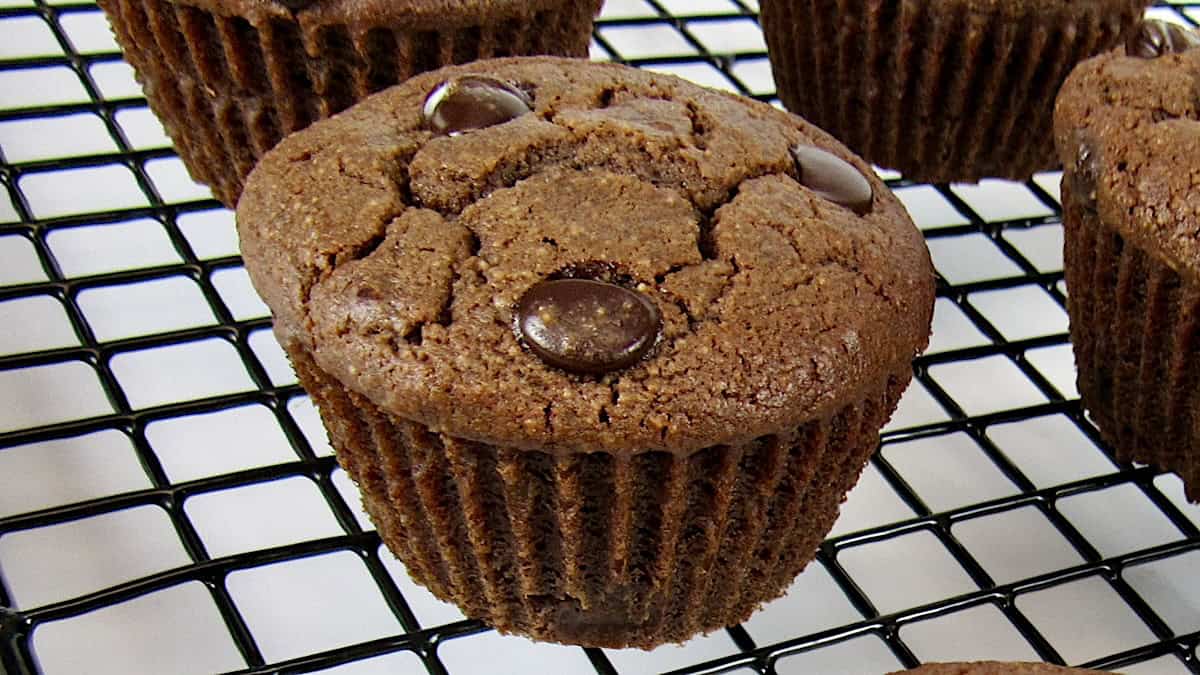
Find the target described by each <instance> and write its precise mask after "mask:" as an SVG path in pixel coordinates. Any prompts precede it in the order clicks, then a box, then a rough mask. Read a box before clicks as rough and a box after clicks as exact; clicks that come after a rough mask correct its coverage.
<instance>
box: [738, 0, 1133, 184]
mask: <svg viewBox="0 0 1200 675" xmlns="http://www.w3.org/2000/svg"><path fill="white" fill-rule="evenodd" d="M1146 4H1147V3H1146V2H1145V0H1083V1H1082V2H1067V1H1065V0H998V1H991V0H988V1H984V0H944V1H938V2H930V1H928V0H926V1H916V2H913V1H905V2H901V1H900V0H862V1H856V2H833V1H831V0H762V3H761V8H762V16H761V21H762V27H763V31H764V33H765V35H766V40H767V49H768V54H769V56H770V60H771V67H772V69H773V71H774V73H775V82H776V85H777V87H778V90H779V97H780V99H782V101H783V103H784V105H785V106H786V107H787V108H788V109H789V110H791V111H792V112H795V113H797V114H799V115H800V116H802V117H804V118H805V119H807V120H809V121H810V122H812V123H813V124H816V125H817V126H819V127H821V128H822V129H825V130H826V131H828V132H830V133H831V134H833V135H834V136H836V137H837V138H838V140H840V141H842V142H843V143H845V144H846V145H847V146H848V147H849V148H850V149H851V150H853V151H854V152H856V153H857V154H859V155H861V156H862V157H863V159H866V160H867V161H869V162H872V163H874V164H877V165H880V166H883V167H887V168H890V169H896V170H898V171H900V172H901V173H903V174H904V176H905V177H906V178H909V179H911V180H915V181H922V182H943V181H978V180H979V179H981V178H985V177H997V178H1010V179H1022V180H1023V179H1026V178H1029V177H1030V176H1031V175H1032V174H1033V173H1034V172H1037V171H1041V170H1045V169H1051V168H1053V167H1054V166H1056V165H1057V157H1056V156H1055V152H1054V145H1053V143H1051V142H1050V138H1051V133H1052V115H1053V110H1054V97H1055V95H1056V94H1057V93H1058V89H1059V87H1060V86H1061V85H1062V83H1063V80H1065V79H1066V77H1067V75H1068V74H1069V73H1070V72H1071V69H1072V68H1073V67H1074V66H1075V64H1076V63H1078V62H1079V61H1082V60H1083V59H1085V58H1087V57H1089V56H1092V55H1094V54H1097V53H1100V52H1102V51H1106V50H1108V49H1110V48H1112V47H1113V46H1115V45H1116V44H1117V43H1118V42H1119V41H1120V40H1121V38H1122V36H1124V35H1125V34H1127V33H1128V32H1129V31H1130V30H1131V29H1132V28H1133V26H1134V25H1135V24H1136V22H1137V20H1138V19H1139V18H1140V17H1141V15H1142V12H1143V10H1144V8H1145V6H1146Z"/></svg>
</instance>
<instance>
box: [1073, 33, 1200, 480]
mask: <svg viewBox="0 0 1200 675" xmlns="http://www.w3.org/2000/svg"><path fill="white" fill-rule="evenodd" d="M1197 46H1200V37H1198V36H1197V35H1196V34H1195V32H1189V31H1187V30H1185V29H1182V28H1178V27H1169V26H1166V25H1164V24H1161V23H1157V22H1147V24H1146V27H1145V28H1144V29H1143V33H1142V34H1141V35H1135V36H1134V37H1133V38H1132V39H1131V40H1130V44H1129V46H1128V48H1127V49H1126V50H1118V51H1115V52H1113V53H1110V54H1106V55H1104V56H1100V57H1097V58H1095V59H1092V60H1090V61H1087V62H1085V63H1083V64H1081V65H1080V66H1079V68H1078V69H1076V70H1075V72H1074V73H1072V74H1071V77H1070V78H1069V79H1068V80H1067V83H1066V84H1065V85H1064V87H1063V91H1062V94H1061V95H1060V96H1059V99H1058V106H1057V109H1056V111H1055V120H1054V122H1055V125H1054V126H1055V134H1054V135H1055V141H1056V144H1057V146H1058V151H1059V154H1060V156H1061V157H1062V161H1063V164H1064V166H1065V172H1064V174H1063V185H1062V199H1063V225H1064V228H1065V230H1066V237H1065V240H1066V243H1065V250H1064V263H1065V266H1066V279H1067V285H1068V290H1069V292H1070V301H1069V303H1068V310H1069V314H1070V318H1071V341H1072V343H1073V344H1074V348H1075V360H1076V363H1077V364H1078V368H1079V392H1080V394H1081V396H1082V398H1083V404H1084V405H1085V406H1086V407H1087V410H1088V412H1089V413H1090V414H1091V416H1092V418H1093V419H1094V420H1095V422H1096V424H1097V425H1098V426H1099V428H1100V433H1101V435H1102V436H1103V437H1104V439H1105V440H1106V441H1108V442H1109V443H1110V444H1111V445H1112V446H1113V447H1114V448H1115V449H1116V453H1117V456H1118V457H1120V458H1122V459H1126V460H1133V461H1138V462H1145V463H1149V464H1154V465H1156V466H1159V467H1162V468H1165V469H1168V470H1171V471H1174V472H1176V473H1178V474H1179V475H1180V476H1181V477H1183V481H1184V485H1185V486H1186V488H1187V494H1188V498H1189V499H1191V500H1193V501H1196V500H1197V499H1200V362H1198V361H1197V355H1198V354H1200V200H1198V199H1197V180H1198V179H1197V176H1200V95H1198V94H1197V92H1200V49H1197V48H1195V47H1197Z"/></svg>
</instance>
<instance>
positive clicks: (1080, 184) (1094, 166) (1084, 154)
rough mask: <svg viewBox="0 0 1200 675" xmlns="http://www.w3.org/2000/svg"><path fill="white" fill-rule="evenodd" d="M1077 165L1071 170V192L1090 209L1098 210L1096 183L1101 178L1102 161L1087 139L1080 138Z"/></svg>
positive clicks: (1076, 157)
mask: <svg viewBox="0 0 1200 675" xmlns="http://www.w3.org/2000/svg"><path fill="white" fill-rule="evenodd" d="M1078 143H1079V146H1078V149H1077V150H1076V153H1075V167H1074V171H1072V172H1071V193H1072V194H1073V195H1074V196H1075V199H1076V200H1077V201H1078V202H1079V203H1080V204H1081V205H1083V208H1085V209H1087V210H1088V211H1093V212H1094V211H1095V210H1096V183H1097V181H1098V180H1099V178H1100V162H1099V159H1098V158H1097V157H1096V151H1095V150H1094V149H1093V148H1092V144H1091V143H1090V142H1089V141H1088V140H1087V139H1086V138H1082V137H1080V138H1079V139H1078Z"/></svg>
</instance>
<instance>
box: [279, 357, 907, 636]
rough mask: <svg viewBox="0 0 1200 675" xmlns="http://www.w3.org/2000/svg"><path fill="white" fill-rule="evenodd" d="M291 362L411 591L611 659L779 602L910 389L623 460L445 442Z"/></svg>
mask: <svg viewBox="0 0 1200 675" xmlns="http://www.w3.org/2000/svg"><path fill="white" fill-rule="evenodd" d="M289 357H290V358H291V361H292V363H293V364H294V365H295V366H296V368H297V372H298V373H299V374H300V381H301V383H302V384H303V385H304V388H305V389H306V390H307V391H308V392H309V393H310V394H311V396H312V398H313V401H314V402H315V403H316V404H317V406H318V407H319V409H320V411H321V416H322V419H323V421H324V422H325V426H326V428H327V429H328V430H329V433H330V438H331V440H332V442H333V445H334V447H336V448H337V450H338V461H339V462H341V464H342V466H343V467H345V469H346V471H347V473H349V474H350V476H351V477H352V478H353V479H354V480H355V482H356V483H358V485H359V488H360V489H361V490H362V495H363V505H364V506H365V508H366V510H367V512H368V513H369V514H370V515H371V519H372V521H373V522H374V523H375V524H376V527H377V528H378V530H379V534H380V536H381V537H382V538H383V541H384V543H385V544H386V545H387V546H388V548H390V549H391V550H392V551H393V552H394V553H395V554H396V556H397V557H398V558H400V560H401V561H402V562H404V564H405V567H407V568H408V571H409V573H410V574H411V575H412V577H413V578H414V579H415V580H416V581H417V582H419V583H421V584H422V585H424V586H425V587H426V588H428V589H429V590H430V591H431V592H432V593H433V594H434V595H435V596H437V597H439V598H441V599H443V600H446V601H448V602H452V603H454V604H456V605H457V606H458V607H460V608H461V609H462V610H463V612H464V613H465V614H466V615H467V616H470V617H473V618H478V619H482V620H484V621H486V622H487V623H488V624H490V625H492V626H494V627H496V628H498V629H500V630H501V631H505V632H512V633H518V634H522V635H527V636H529V637H532V638H535V639H539V640H548V641H552V642H562V643H568V644H578V645H586V646H595V647H615V648H620V647H642V648H647V649H649V648H652V647H654V646H657V645H660V644H663V643H666V642H682V641H684V640H687V639H688V638H690V637H692V636H693V635H696V634H697V633H700V632H707V631H712V630H716V629H719V628H721V627H723V626H730V625H735V624H737V623H740V622H742V621H744V620H745V619H747V618H749V616H750V614H751V613H752V612H754V610H755V609H757V608H758V606H759V605H760V604H762V603H763V602H766V601H768V600H771V599H774V598H776V597H779V596H780V595H782V594H783V592H784V591H785V590H786V589H787V587H788V586H789V585H790V584H791V582H792V580H793V579H794V578H795V576H796V575H797V574H799V573H800V572H801V570H803V569H804V567H805V566H806V565H807V564H808V563H809V562H810V561H811V560H812V558H813V555H814V554H815V552H816V548H817V545H818V544H819V543H820V542H821V540H823V539H824V538H825V534H826V533H827V532H828V531H829V529H830V528H831V527H833V523H834V521H835V520H836V519H837V516H838V511H839V507H840V505H841V502H842V500H843V499H844V498H845V495H846V493H847V492H848V491H849V490H850V488H851V487H852V486H853V485H854V484H855V483H856V482H857V480H858V477H859V474H860V473H861V472H862V469H863V467H864V466H865V465H866V462H867V459H868V458H869V457H870V456H871V453H872V452H874V450H875V448H876V447H877V446H878V443H879V428H880V427H881V426H883V423H884V422H886V421H887V418H888V417H890V416H891V413H892V411H893V410H894V409H895V406H896V402H897V400H898V399H899V396H900V393H901V392H902V391H903V390H904V388H905V386H906V385H907V384H908V380H909V378H910V377H911V372H910V371H909V369H908V364H897V372H896V373H895V374H894V375H892V376H889V377H888V378H886V379H885V380H883V381H880V382H878V383H876V385H875V387H874V388H873V389H872V390H871V391H869V392H864V396H863V398H862V400H861V401H859V402H857V403H855V404H853V405H850V406H846V407H844V408H842V409H840V410H838V411H837V412H836V413H835V414H833V415H830V416H828V417H823V418H821V419H816V420H813V421H811V422H808V423H805V424H804V425H802V426H800V427H799V428H797V429H795V430H793V431H790V432H788V433H783V434H774V435H770V436H762V437H759V438H755V439H754V440H753V441H751V442H749V443H745V444H741V445H736V446H725V445H722V446H714V447H709V448H704V449H702V450H699V451H696V452H693V453H690V454H688V455H682V456H681V455H678V454H675V453H668V452H647V453H641V454H637V455H634V456H631V457H619V456H614V455H612V454H608V453H604V452H594V453H567V454H555V453H547V452H530V451H528V450H521V449H517V448H505V447H497V446H494V445H487V444H482V443H477V442H472V441H469V440H465V439H460V438H455V437H453V436H449V435H446V434H439V433H436V432H433V431H431V430H430V429H429V428H428V427H426V426H424V425H422V424H419V423H415V422H412V421H410V420H405V419H403V418H400V417H396V416H394V415H389V414H388V413H387V412H386V411H384V410H382V409H380V408H379V407H378V406H376V405H374V404H373V403H372V402H371V401H370V400H367V399H366V398H364V397H362V396H359V395H357V394H355V393H354V392H353V391H352V390H349V389H347V388H346V387H345V386H343V385H341V384H339V383H338V382H337V380H336V379H335V378H333V377H331V376H330V375H329V374H328V373H325V372H323V371H321V369H320V368H319V367H317V366H316V365H315V364H314V362H313V361H312V359H311V358H310V357H308V356H307V355H306V354H304V353H302V352H299V351H297V350H295V349H293V350H289Z"/></svg>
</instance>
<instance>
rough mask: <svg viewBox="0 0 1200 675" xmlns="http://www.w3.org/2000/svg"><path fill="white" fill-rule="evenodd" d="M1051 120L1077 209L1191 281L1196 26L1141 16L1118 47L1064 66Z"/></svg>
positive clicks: (1198, 100) (1198, 108)
mask: <svg viewBox="0 0 1200 675" xmlns="http://www.w3.org/2000/svg"><path fill="white" fill-rule="evenodd" d="M1054 127H1055V142H1056V144H1057V146H1058V151H1059V156H1060V158H1061V159H1062V162H1063V166H1065V167H1066V180H1067V182H1068V185H1067V187H1068V189H1069V190H1071V192H1072V193H1073V194H1075V195H1076V197H1078V198H1080V199H1082V201H1083V203H1084V204H1085V205H1086V208H1089V209H1090V210H1092V211H1094V212H1098V213H1099V215H1100V217H1101V219H1102V221H1103V222H1106V223H1111V224H1112V225H1113V226H1114V227H1116V228H1118V230H1119V231H1120V233H1121V235H1122V236H1123V237H1126V238H1127V239H1128V240H1129V241H1132V242H1136V243H1137V244H1138V245H1140V246H1142V247H1144V248H1146V249H1147V250H1150V251H1155V252H1157V253H1158V254H1159V256H1160V257H1161V258H1162V259H1163V260H1164V262H1166V263H1168V264H1169V265H1170V266H1171V267H1172V268H1173V269H1175V270H1176V271H1177V272H1182V273H1185V274H1187V275H1188V276H1190V277H1191V278H1192V279H1200V198H1198V197H1197V194H1200V33H1197V32H1196V31H1193V30H1188V29H1185V28H1182V27H1177V26H1174V25H1171V24H1166V23H1163V22H1160V21H1153V20H1148V21H1146V22H1144V24H1143V26H1142V28H1141V30H1140V32H1139V33H1137V34H1135V35H1133V36H1132V37H1131V38H1130V40H1129V44H1128V45H1126V48H1125V49H1124V50H1120V49H1118V50H1116V51H1113V52H1110V53H1108V54H1104V55H1101V56H1098V57H1096V58H1094V59H1091V60H1088V61H1085V62H1083V63H1082V64H1080V65H1079V66H1078V67H1077V68H1076V69H1075V70H1074V72H1072V73H1071V76H1070V77H1069V78H1067V82H1066V84H1064V85H1063V88H1062V91H1061V92H1060V93H1059V97H1058V102H1057V104H1056V107H1055V111H1054Z"/></svg>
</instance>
